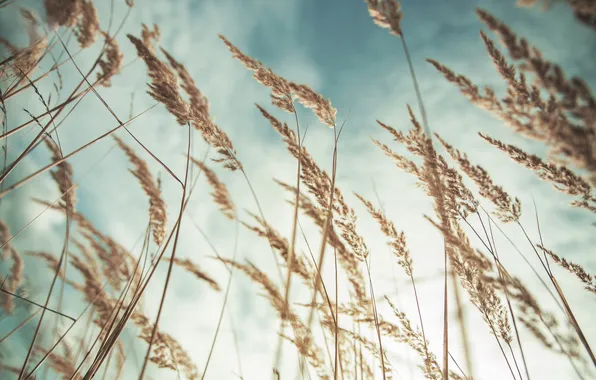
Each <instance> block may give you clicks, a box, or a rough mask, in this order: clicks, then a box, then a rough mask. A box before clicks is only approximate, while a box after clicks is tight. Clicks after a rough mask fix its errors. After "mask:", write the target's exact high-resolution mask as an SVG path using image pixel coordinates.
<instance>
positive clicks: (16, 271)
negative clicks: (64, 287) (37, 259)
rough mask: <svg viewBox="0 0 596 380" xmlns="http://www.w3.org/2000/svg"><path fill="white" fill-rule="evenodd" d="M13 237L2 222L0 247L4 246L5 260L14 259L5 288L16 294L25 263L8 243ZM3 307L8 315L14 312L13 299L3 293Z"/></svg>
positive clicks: (0, 221)
mask: <svg viewBox="0 0 596 380" xmlns="http://www.w3.org/2000/svg"><path fill="white" fill-rule="evenodd" d="M11 237H12V235H11V233H10V229H9V228H8V226H7V225H6V224H5V223H4V222H3V221H2V220H0V245H4V247H3V248H2V250H3V252H2V257H3V258H4V260H6V259H8V258H9V257H10V258H12V266H11V267H10V272H9V274H8V278H7V279H6V282H5V283H4V286H3V287H4V289H5V290H6V291H8V292H10V293H16V292H17V290H18V288H19V286H20V285H21V282H22V280H23V268H24V262H23V259H22V258H21V256H20V255H19V254H18V252H17V251H16V249H14V247H12V246H11V245H10V243H7V242H8V241H9V240H10V239H11ZM2 306H3V307H4V310H5V311H6V312H7V313H8V314H11V313H12V312H13V311H14V303H13V297H12V296H11V295H10V294H6V293H2Z"/></svg>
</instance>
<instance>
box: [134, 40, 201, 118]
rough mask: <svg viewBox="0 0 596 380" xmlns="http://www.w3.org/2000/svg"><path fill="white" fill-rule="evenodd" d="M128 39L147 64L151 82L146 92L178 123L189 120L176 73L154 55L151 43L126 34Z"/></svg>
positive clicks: (189, 115) (187, 106) (188, 112)
mask: <svg viewBox="0 0 596 380" xmlns="http://www.w3.org/2000/svg"><path fill="white" fill-rule="evenodd" d="M127 37H128V39H129V40H130V41H131V42H132V43H133V44H134V45H135V47H136V49H137V54H138V56H139V57H140V58H141V59H142V60H143V61H144V62H145V64H146V65H147V70H148V71H149V77H150V78H151V83H150V84H149V91H147V92H148V94H149V95H151V97H152V98H153V99H155V100H157V101H158V102H160V103H162V104H163V105H165V106H166V108H167V109H168V112H170V113H171V114H172V115H174V116H175V117H176V120H177V121H178V123H179V124H180V125H184V124H186V123H187V122H188V121H190V118H191V111H190V107H189V105H188V104H187V103H186V102H185V101H184V100H183V99H182V98H181V97H180V93H179V91H178V90H179V88H178V81H177V79H176V75H175V74H174V72H173V71H172V70H171V69H170V67H169V66H168V65H166V64H165V63H163V62H162V61H160V60H159V59H158V58H157V57H156V56H155V51H154V48H153V46H152V45H151V44H147V43H146V42H145V41H141V40H140V39H138V38H136V37H134V36H132V35H130V34H128V35H127Z"/></svg>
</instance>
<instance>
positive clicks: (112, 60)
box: [97, 31, 124, 87]
mask: <svg viewBox="0 0 596 380" xmlns="http://www.w3.org/2000/svg"><path fill="white" fill-rule="evenodd" d="M100 33H101V34H102V35H103V36H104V37H105V39H106V47H105V52H104V56H103V57H102V59H100V60H99V62H98V65H99V67H100V69H101V71H100V72H99V73H97V80H99V83H100V84H101V85H102V86H104V87H110V86H111V78H112V77H113V76H114V75H116V74H118V73H119V72H120V69H121V68H122V62H123V60H124V56H123V55H122V52H121V51H120V46H119V45H118V42H117V41H116V39H115V38H114V37H110V36H109V35H108V34H107V33H105V32H104V31H101V32H100Z"/></svg>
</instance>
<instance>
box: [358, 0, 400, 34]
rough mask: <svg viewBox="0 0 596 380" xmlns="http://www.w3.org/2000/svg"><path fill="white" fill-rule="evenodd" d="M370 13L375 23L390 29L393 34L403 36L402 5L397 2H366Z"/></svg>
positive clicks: (377, 0) (367, 0) (368, 0)
mask: <svg viewBox="0 0 596 380" xmlns="http://www.w3.org/2000/svg"><path fill="white" fill-rule="evenodd" d="M365 2H366V5H368V13H369V14H370V16H371V17H372V19H373V22H374V23H375V24H377V25H378V26H380V27H381V28H383V29H389V31H390V33H391V34H394V35H396V36H400V37H401V35H402V30H401V26H400V24H401V19H402V18H403V15H404V14H403V12H402V10H401V4H400V3H399V1H396V0H365Z"/></svg>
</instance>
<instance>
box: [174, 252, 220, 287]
mask: <svg viewBox="0 0 596 380" xmlns="http://www.w3.org/2000/svg"><path fill="white" fill-rule="evenodd" d="M166 260H168V261H170V260H171V258H170V257H168V258H166ZM174 264H176V265H178V266H179V267H181V268H183V269H184V270H186V271H187V272H190V273H192V274H193V275H194V276H195V277H196V278H198V279H199V280H203V281H205V282H206V283H208V284H209V286H210V287H211V288H213V290H215V291H218V292H219V291H221V287H220V286H219V284H218V283H217V281H215V280H214V279H213V278H212V277H211V276H209V275H208V274H207V273H205V271H203V270H202V269H201V267H199V264H197V263H195V262H193V261H192V260H190V259H179V258H177V257H176V258H174Z"/></svg>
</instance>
